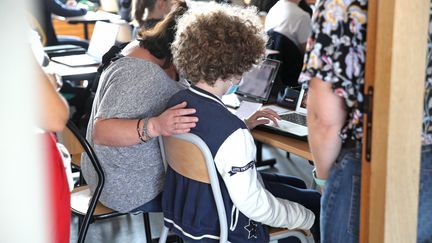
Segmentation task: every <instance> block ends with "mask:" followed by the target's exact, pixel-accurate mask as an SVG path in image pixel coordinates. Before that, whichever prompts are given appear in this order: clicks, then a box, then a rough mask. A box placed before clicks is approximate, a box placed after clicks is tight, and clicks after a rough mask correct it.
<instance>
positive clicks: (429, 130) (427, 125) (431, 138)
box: [422, 4, 432, 145]
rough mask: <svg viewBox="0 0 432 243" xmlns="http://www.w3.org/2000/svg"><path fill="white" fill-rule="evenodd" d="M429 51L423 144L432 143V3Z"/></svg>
mask: <svg viewBox="0 0 432 243" xmlns="http://www.w3.org/2000/svg"><path fill="white" fill-rule="evenodd" d="M429 15H430V17H429V29H428V33H429V34H428V53H427V56H426V58H427V59H426V65H427V66H426V82H425V95H424V107H423V127H422V143H423V145H431V144H432V4H431V9H430V11H429Z"/></svg>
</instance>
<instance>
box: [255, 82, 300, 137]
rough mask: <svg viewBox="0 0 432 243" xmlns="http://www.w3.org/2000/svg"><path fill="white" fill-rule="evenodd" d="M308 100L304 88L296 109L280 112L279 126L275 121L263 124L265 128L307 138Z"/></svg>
mask: <svg viewBox="0 0 432 243" xmlns="http://www.w3.org/2000/svg"><path fill="white" fill-rule="evenodd" d="M306 100H307V92H306V91H305V90H304V89H303V88H302V89H301V91H300V95H299V98H298V99H297V105H296V110H295V111H288V112H282V113H280V114H279V116H280V118H281V120H280V121H278V126H275V124H273V123H269V124H265V125H263V126H264V127H265V128H269V129H271V130H274V131H277V132H281V133H282V134H283V135H293V136H295V137H297V138H300V139H303V140H307V135H308V129H307V125H306V113H307V107H306Z"/></svg>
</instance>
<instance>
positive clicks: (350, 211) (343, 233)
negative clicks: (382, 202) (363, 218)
mask: <svg viewBox="0 0 432 243" xmlns="http://www.w3.org/2000/svg"><path fill="white" fill-rule="evenodd" d="M360 177H361V148H360V146H357V147H355V148H342V150H341V152H340V154H339V157H338V159H337V160H336V163H335V164H334V165H333V167H332V168H331V170H330V174H329V177H328V179H327V183H326V186H325V188H324V191H323V195H322V198H321V243H354V242H358V240H359V224H360V183H361V180H360Z"/></svg>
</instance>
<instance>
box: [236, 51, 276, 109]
mask: <svg viewBox="0 0 432 243" xmlns="http://www.w3.org/2000/svg"><path fill="white" fill-rule="evenodd" d="M279 65H280V62H279V61H277V60H273V59H265V60H264V61H263V62H262V63H261V64H260V65H258V66H255V67H253V68H252V69H251V70H249V71H248V72H246V73H244V74H243V76H242V82H243V83H242V85H240V87H239V88H238V90H237V92H236V94H238V95H240V96H243V97H247V98H251V99H253V100H256V101H258V102H265V101H267V99H268V98H269V96H270V91H271V88H272V87H273V83H274V80H275V78H276V74H277V71H278V68H279Z"/></svg>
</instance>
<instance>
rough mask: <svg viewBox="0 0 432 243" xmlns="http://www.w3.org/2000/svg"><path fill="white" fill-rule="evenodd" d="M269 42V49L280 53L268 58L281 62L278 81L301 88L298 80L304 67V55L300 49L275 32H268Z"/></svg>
mask: <svg viewBox="0 0 432 243" xmlns="http://www.w3.org/2000/svg"><path fill="white" fill-rule="evenodd" d="M267 35H268V36H269V40H268V42H267V49H270V50H277V51H279V53H277V54H271V55H269V56H268V58H271V59H276V60H279V61H281V65H280V67H279V71H278V75H277V80H276V82H280V83H282V84H284V85H287V86H289V87H295V86H299V84H298V78H299V76H300V72H301V69H302V67H303V54H302V52H301V51H300V49H299V47H298V46H297V45H296V44H295V43H294V42H293V41H292V40H290V39H289V38H288V37H286V36H285V35H283V34H281V33H279V32H276V31H273V29H271V30H269V31H267Z"/></svg>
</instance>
